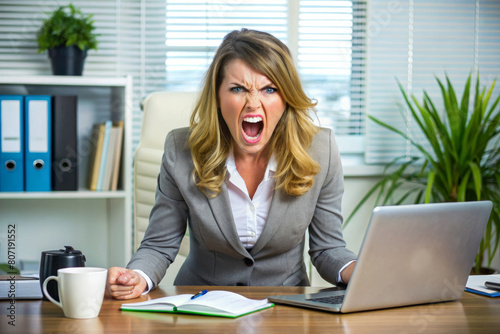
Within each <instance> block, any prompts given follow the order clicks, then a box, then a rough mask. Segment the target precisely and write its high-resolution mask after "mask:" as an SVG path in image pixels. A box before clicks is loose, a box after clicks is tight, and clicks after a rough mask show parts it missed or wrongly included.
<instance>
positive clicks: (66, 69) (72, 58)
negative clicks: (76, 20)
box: [48, 45, 87, 75]
mask: <svg viewBox="0 0 500 334" xmlns="http://www.w3.org/2000/svg"><path fill="white" fill-rule="evenodd" d="M48 55H49V58H50V62H51V64H52V73H53V74H54V75H82V73H83V64H84V62H85V57H86V56H87V49H85V50H83V51H82V50H80V49H79V48H78V47H77V46H74V45H71V46H56V47H55V48H53V49H49V50H48Z"/></svg>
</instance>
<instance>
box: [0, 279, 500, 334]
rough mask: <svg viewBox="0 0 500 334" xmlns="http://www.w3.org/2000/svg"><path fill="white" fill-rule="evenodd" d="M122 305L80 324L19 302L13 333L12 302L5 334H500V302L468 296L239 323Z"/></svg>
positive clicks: (262, 314)
mask: <svg viewBox="0 0 500 334" xmlns="http://www.w3.org/2000/svg"><path fill="white" fill-rule="evenodd" d="M200 289H201V287H170V288H166V289H157V290H154V291H152V292H151V293H150V294H149V295H148V296H143V297H141V298H139V299H137V301H143V300H147V299H149V298H158V297H163V296H167V295H174V294H181V293H196V292H198V291H199V290H200ZM208 289H214V288H213V287H208ZM217 289H224V290H229V291H234V292H237V293H240V294H242V295H244V296H246V297H249V298H254V299H263V298H266V297H267V296H269V295H272V294H288V293H289V294H292V293H305V292H316V291H317V290H318V289H317V288H309V287H308V288H295V287H294V288H290V287H219V288H217ZM121 304H122V302H121V301H117V300H111V299H105V300H104V303H103V306H102V309H101V312H100V314H99V317H98V318H95V319H87V320H76V319H68V318H65V317H64V315H63V312H62V310H61V309H60V308H58V307H57V306H55V305H54V304H52V303H50V302H48V301H41V300H37V301H16V303H15V307H16V308H15V324H16V326H15V327H13V326H10V325H9V324H8V321H10V319H9V318H8V317H7V315H8V314H9V311H8V310H7V307H9V305H10V304H9V301H0V314H1V318H0V333H23V334H24V333H141V334H147V333H160V332H163V333H164V332H168V333H217V334H220V333H241V334H254V333H255V334H261V333H286V334H292V333H322V334H323V333H334V332H335V333H500V299H499V298H496V299H495V298H489V297H483V296H478V295H474V294H471V293H468V292H465V293H464V296H463V297H462V298H461V299H460V300H459V301H456V302H447V303H439V304H430V305H420V306H411V307H403V308H396V309H389V310H379V311H369V312H359V313H352V314H340V315H339V314H333V313H326V312H322V311H314V310H306V309H301V308H296V307H290V306H283V305H276V306H275V307H273V308H271V309H267V310H263V311H259V312H256V313H253V314H249V315H246V316H243V317H240V318H236V319H227V318H217V317H204V316H197V315H173V314H166V313H144V312H122V311H120V310H119V308H120V305H121Z"/></svg>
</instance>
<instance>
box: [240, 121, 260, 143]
mask: <svg viewBox="0 0 500 334" xmlns="http://www.w3.org/2000/svg"><path fill="white" fill-rule="evenodd" d="M242 128H243V133H244V134H245V136H246V139H248V140H254V139H257V138H259V136H260V134H261V133H262V129H263V128H264V122H263V121H262V117H260V116H254V117H245V118H244V119H243V124H242Z"/></svg>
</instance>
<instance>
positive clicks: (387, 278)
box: [268, 201, 492, 313]
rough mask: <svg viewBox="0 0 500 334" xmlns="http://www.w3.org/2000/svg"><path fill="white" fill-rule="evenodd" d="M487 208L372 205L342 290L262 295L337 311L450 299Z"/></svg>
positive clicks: (468, 264)
mask: <svg viewBox="0 0 500 334" xmlns="http://www.w3.org/2000/svg"><path fill="white" fill-rule="evenodd" d="M491 209H492V203H491V202H490V201H481V202H462V203H437V204H418V205H398V206H384V207H377V208H375V209H374V210H373V213H372V217H371V220H370V223H369V225H368V228H367V231H366V234H365V238H364V240H363V244H362V246H361V250H360V253H359V258H358V261H357V263H356V266H355V269H354V272H353V274H352V277H351V280H350V282H349V285H348V286H347V289H346V290H342V291H325V292H319V293H316V294H300V295H285V296H270V297H269V298H268V299H269V301H270V302H274V303H277V304H278V303H279V304H288V305H295V306H302V307H308V308H315V309H321V310H325V311H331V312H342V313H348V312H356V311H365V310H373V309H383V308H390V307H398V306H406V305H415V304H424V303H433V302H442V301H449V300H456V299H458V298H460V297H461V296H462V294H463V292H464V289H465V284H466V282H467V278H468V277H469V273H470V271H471V268H472V265H473V262H474V258H475V256H476V253H477V250H478V248H479V243H480V241H481V239H482V236H483V234H484V231H485V229H486V224H487V222H488V218H489V216H490V213H491Z"/></svg>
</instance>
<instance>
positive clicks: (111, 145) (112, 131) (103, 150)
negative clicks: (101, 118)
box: [88, 120, 123, 191]
mask: <svg viewBox="0 0 500 334" xmlns="http://www.w3.org/2000/svg"><path fill="white" fill-rule="evenodd" d="M122 142H123V121H115V122H112V121H110V120H108V121H106V122H104V123H98V124H95V125H94V129H93V132H92V144H93V145H94V152H93V156H92V159H91V160H90V166H89V169H88V171H89V175H88V180H89V182H88V183H89V185H88V187H89V189H90V190H94V191H109V190H116V189H117V187H118V175H119V172H120V158H121V151H122Z"/></svg>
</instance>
